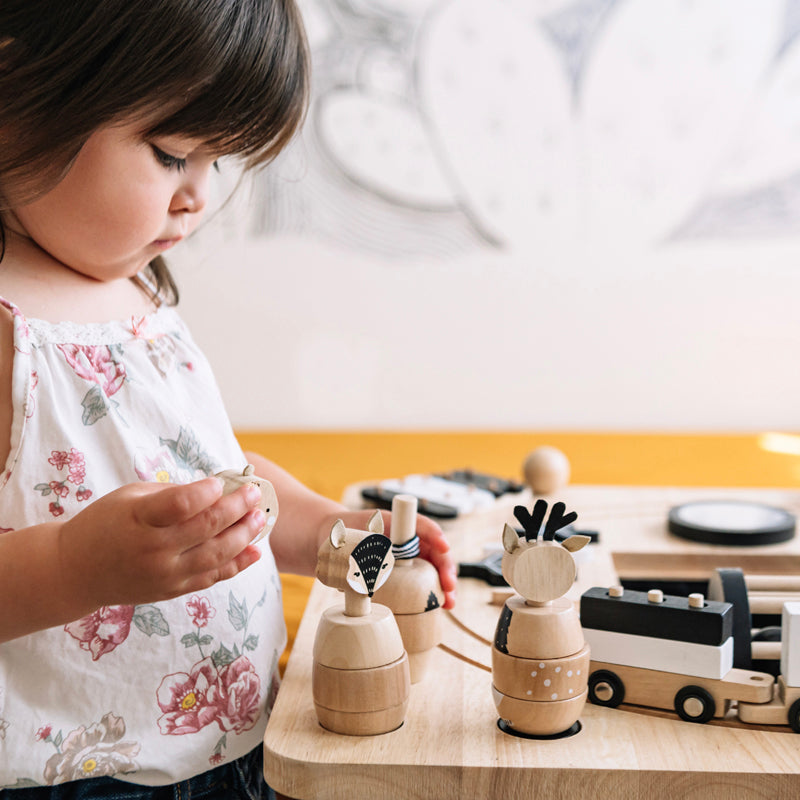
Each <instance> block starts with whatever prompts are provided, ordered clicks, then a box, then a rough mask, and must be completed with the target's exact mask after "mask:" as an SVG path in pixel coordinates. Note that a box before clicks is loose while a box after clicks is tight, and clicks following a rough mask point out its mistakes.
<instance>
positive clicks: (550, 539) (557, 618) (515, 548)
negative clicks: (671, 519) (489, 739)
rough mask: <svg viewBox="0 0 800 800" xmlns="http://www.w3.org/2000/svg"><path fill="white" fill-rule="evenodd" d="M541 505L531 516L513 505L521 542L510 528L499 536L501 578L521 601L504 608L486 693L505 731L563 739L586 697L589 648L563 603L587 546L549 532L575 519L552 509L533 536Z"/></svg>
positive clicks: (511, 601) (578, 538)
mask: <svg viewBox="0 0 800 800" xmlns="http://www.w3.org/2000/svg"><path fill="white" fill-rule="evenodd" d="M546 513H547V502H546V501H544V500H538V501H537V503H536V505H535V506H534V510H533V514H529V513H528V511H527V510H526V509H525V508H524V507H522V506H517V508H516V509H515V510H514V514H515V516H516V517H517V519H518V520H519V521H520V522H521V523H522V524H523V527H524V528H525V539H522V538H520V537H519V536H518V535H517V532H516V531H515V530H514V529H513V528H512V527H511V526H509V525H506V526H505V529H504V531H503V547H504V548H505V551H506V552H505V554H504V555H503V561H502V570H503V576H504V577H505V579H506V580H507V581H508V583H509V584H510V585H511V586H512V587H513V588H514V589H515V590H516V591H517V592H519V595H514V596H513V597H511V598H509V600H508V601H507V602H506V604H505V605H504V606H503V611H502V612H501V614H500V619H499V620H498V623H497V628H496V631H495V640H494V645H493V647H492V684H493V685H492V693H493V696H494V701H495V705H496V707H497V710H498V712H499V714H500V717H501V720H503V721H504V723H505V727H506V728H507V729H510V730H512V731H513V732H517V733H522V734H526V735H529V736H554V735H558V734H562V733H565V732H569V731H570V730H571V729H572V727H573V726H574V725H575V723H576V722H577V720H578V717H579V716H580V714H581V711H582V710H583V706H584V704H585V702H586V697H587V690H586V687H587V678H588V675H589V658H590V655H589V647H588V646H587V645H586V643H585V642H584V638H583V631H582V630H581V626H580V620H579V618H578V613H577V611H576V610H575V608H574V606H573V604H572V602H571V601H569V600H567V599H566V598H565V597H563V595H564V593H565V592H566V591H567V590H568V589H569V588H570V586H572V582H573V581H574V579H575V562H574V560H573V558H572V553H573V552H575V551H577V550H579V549H580V548H582V547H583V546H584V545H585V544H587V542H588V541H589V537H587V536H580V535H575V536H570V537H568V538H567V539H565V540H564V541H563V543H561V542H557V541H556V540H555V538H554V537H555V532H556V531H557V530H559V529H560V528H563V527H565V526H566V525H568V524H570V523H571V522H573V521H574V520H575V518H576V516H577V515H575V514H574V513H571V514H568V515H566V516H565V515H564V504H563V503H556V504H555V505H554V506H553V509H552V511H551V514H550V518H549V520H548V522H547V525H546V526H545V528H544V533H543V535H542V536H541V538H540V537H539V529H540V528H541V526H542V523H543V522H544V517H545V514H546Z"/></svg>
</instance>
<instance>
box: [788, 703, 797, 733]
mask: <svg viewBox="0 0 800 800" xmlns="http://www.w3.org/2000/svg"><path fill="white" fill-rule="evenodd" d="M789 725H790V727H791V729H792V730H793V731H794V732H795V733H800V700H795V701H794V703H792V705H791V706H789Z"/></svg>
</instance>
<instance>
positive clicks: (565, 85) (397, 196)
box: [249, 0, 800, 260]
mask: <svg viewBox="0 0 800 800" xmlns="http://www.w3.org/2000/svg"><path fill="white" fill-rule="evenodd" d="M299 4H300V7H301V10H302V12H303V15H304V18H305V20H306V25H307V29H308V32H309V41H310V46H311V51H312V59H313V84H312V85H313V89H312V101H311V106H310V109H309V115H308V119H307V122H306V126H305V129H304V131H303V133H302V134H301V136H300V137H299V138H298V140H297V141H296V142H295V143H294V144H293V145H292V147H290V148H289V150H288V151H287V152H285V153H284V154H282V155H281V156H280V157H279V159H278V160H277V161H276V162H275V164H274V165H272V167H271V168H270V169H268V170H266V171H264V172H263V173H260V174H259V176H258V177H257V178H256V180H255V184H254V203H253V207H252V211H251V212H250V213H251V216H250V219H249V232H250V234H251V235H254V236H263V235H269V234H297V235H302V236H303V237H311V238H314V239H316V240H319V241H320V242H323V243H329V244H331V245H334V246H336V247H340V248H345V249H347V248H349V249H352V250H355V251H359V252H363V253H366V254H371V255H374V256H377V257H379V258H382V259H386V260H398V259H403V258H408V257H417V256H420V257H434V258H452V257H456V256H458V255H460V254H465V253H470V252H474V251H478V250H480V249H481V248H491V249H493V250H497V249H503V250H508V251H515V252H516V251H519V252H522V253H532V254H535V253H536V252H537V251H541V250H547V251H552V250H553V249H555V250H560V249H563V250H565V251H566V252H569V251H570V250H574V249H575V248H576V247H577V246H578V245H580V246H583V247H604V246H608V245H609V244H615V243H616V244H618V243H620V242H623V243H624V244H625V246H629V247H634V248H640V249H647V248H664V247H690V246H693V245H694V244H695V243H697V242H702V241H711V240H713V241H715V242H723V243H724V242H725V241H731V242H736V241H741V240H742V239H747V240H752V241H762V240H770V239H773V240H774V239H787V238H789V239H796V238H797V237H798V236H800V47H798V42H797V40H798V35H800V0H763V2H759V3H753V2H752V0H704V1H703V2H693V1H692V0H661V2H659V3H653V2H652V0H566V1H565V0H300V3H299Z"/></svg>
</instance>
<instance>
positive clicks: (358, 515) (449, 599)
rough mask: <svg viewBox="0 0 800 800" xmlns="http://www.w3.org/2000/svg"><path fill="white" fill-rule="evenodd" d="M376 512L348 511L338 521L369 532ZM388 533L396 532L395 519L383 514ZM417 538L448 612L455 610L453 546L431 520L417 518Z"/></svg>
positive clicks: (327, 523)
mask: <svg viewBox="0 0 800 800" xmlns="http://www.w3.org/2000/svg"><path fill="white" fill-rule="evenodd" d="M374 513H375V509H366V510H361V511H344V512H342V513H341V514H339V515H338V518H339V519H341V520H342V522H344V524H345V526H346V527H348V528H355V529H357V530H366V527H367V522H368V521H369V518H370V517H371V516H372V515H373V514H374ZM381 516H382V517H383V528H384V533H385V534H386V535H387V536H388V535H390V533H391V530H392V515H391V512H389V511H382V512H381ZM333 521H335V520H331V521H330V522H326V526H327V527H326V529H325V535H326V536H327V535H328V534H330V531H331V525H332V524H333ZM417 536H419V554H420V556H421V557H422V558H424V559H425V560H426V561H430V562H431V564H433V566H434V567H436V570H437V571H438V573H439V583H440V584H441V585H442V591H443V592H444V597H445V601H444V608H453V606H455V602H456V565H455V561H454V560H453V556H452V555H451V554H450V544H449V542H448V541H447V539H445V536H444V533H443V532H442V529H441V528H440V527H439V526H438V525H437V524H436V523H435V522H434V521H433V520H432V519H430V518H429V517H424V516H422V514H418V515H417Z"/></svg>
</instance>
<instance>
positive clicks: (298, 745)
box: [264, 486, 800, 800]
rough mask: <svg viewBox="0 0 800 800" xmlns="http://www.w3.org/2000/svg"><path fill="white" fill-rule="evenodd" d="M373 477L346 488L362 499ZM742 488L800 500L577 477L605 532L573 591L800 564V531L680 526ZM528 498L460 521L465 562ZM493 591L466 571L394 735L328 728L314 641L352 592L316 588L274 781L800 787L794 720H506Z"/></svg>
mask: <svg viewBox="0 0 800 800" xmlns="http://www.w3.org/2000/svg"><path fill="white" fill-rule="evenodd" d="M357 488H358V487H351V488H350V489H349V490H348V493H347V494H346V497H345V499H346V500H347V501H348V502H350V503H351V504H353V505H358V504H359V497H360V494H359V492H358V491H357ZM726 497H728V498H735V499H740V500H755V501H759V502H765V503H769V504H772V505H777V506H780V507H782V508H785V509H786V510H788V511H791V512H793V513H795V514H798V513H800V492H796V491H789V490H770V489H712V488H703V489H687V488H674V489H673V488H648V487H613V486H570V487H568V488H566V489H564V490H563V491H561V492H559V494H558V497H557V498H556V499H560V500H564V501H565V502H566V504H567V509H568V510H575V511H577V512H578V514H579V519H578V522H577V523H576V527H577V528H579V529H592V530H597V531H599V532H600V543H599V544H597V545H591V546H590V547H588V548H585V551H589V553H588V554H587V557H586V558H584V559H582V560H581V561H580V563H579V568H578V580H577V582H576V584H575V586H574V588H573V590H572V592H571V596H572V597H573V598H574V599H576V600H577V598H578V597H579V596H580V594H581V593H582V592H583V591H584V589H586V588H587V587H589V586H608V585H610V584H612V583H615V582H618V581H619V580H621V579H631V580H632V579H639V580H654V581H655V580H656V579H676V578H679V579H687V580H702V579H707V578H708V577H709V575H710V574H711V572H712V571H713V569H714V568H715V567H719V566H737V567H741V568H742V569H743V570H744V571H745V572H746V573H750V574H756V573H762V574H800V536H796V537H795V538H794V539H792V540H791V541H789V542H785V543H782V544H776V545H767V546H761V547H757V548H730V547H724V546H719V545H705V544H698V543H694V542H688V541H685V540H682V539H678V538H677V537H674V536H672V535H671V534H669V533H668V531H667V524H666V516H667V511H668V509H669V508H670V507H671V506H673V505H676V504H679V503H683V502H688V501H691V500H699V499H718V498H726ZM515 503H523V504H526V505H527V506H528V507H530V505H531V498H530V496H529V495H528V494H527V493H522V494H521V495H515V496H511V497H509V498H505V499H502V500H500V501H498V503H497V505H496V507H495V508H494V509H492V510H491V511H486V512H480V513H475V514H471V515H468V516H465V517H462V518H460V519H456V520H453V521H451V522H447V523H446V524H445V525H444V526H443V527H445V529H446V531H447V533H448V537H449V540H450V542H451V544H452V548H453V552H454V555H455V558H456V559H457V560H458V561H476V560H478V559H480V558H481V555H482V546H483V545H484V544H485V543H499V542H500V539H501V533H502V528H503V523H504V522H506V521H508V522H511V523H513V522H514V520H513V516H512V508H513V505H514V504H515ZM493 591H494V590H493V588H492V587H490V586H488V585H487V584H485V583H483V582H481V581H478V580H476V579H466V578H462V579H459V586H458V602H457V606H456V608H455V609H454V610H453V612H452V613H448V614H447V615H446V621H445V638H444V642H443V646H442V647H440V648H439V649H437V651H436V652H435V653H434V655H433V664H432V666H431V669H430V671H429V673H428V675H427V677H426V678H425V680H424V681H423V682H422V683H419V684H415V685H413V686H412V687H411V701H410V705H409V710H408V715H407V718H406V721H405V723H404V724H403V726H402V727H400V728H399V729H398V730H396V731H393V732H392V733H388V734H384V735H382V736H376V737H365V738H360V737H350V736H341V735H338V734H334V733H330V732H329V731H326V730H324V729H323V728H321V727H320V726H319V724H318V722H317V719H316V715H315V713H314V708H313V703H312V695H311V667H312V645H313V641H314V635H315V631H316V626H317V621H318V619H319V617H320V614H321V613H322V611H323V610H324V609H325V608H326V607H327V606H328V605H330V604H333V603H335V602H338V598H337V592H335V591H333V590H330V589H327V588H326V587H324V586H322V585H316V586H315V587H314V589H313V591H312V593H311V596H310V599H309V603H308V606H307V608H306V611H305V614H304V616H303V619H302V622H301V624H300V628H299V630H298V635H297V638H296V640H295V643H294V647H293V650H292V653H291V657H290V659H289V663H288V667H287V670H286V673H285V677H284V681H283V685H282V687H281V690H280V692H279V695H278V700H277V704H276V706H275V709H274V712H273V715H272V718H271V719H270V722H269V725H268V727H267V732H266V735H265V742H264V754H265V758H264V765H265V775H266V778H267V781H268V782H269V783H270V785H271V786H273V787H274V788H275V789H276V790H277V791H278V792H280V793H283V794H284V795H286V796H288V797H292V798H300V799H301V800H302V799H303V798H314V799H315V800H325V798H346V800H379V798H387V799H388V798H402V799H403V800H412V799H413V798H425V799H427V798H436V799H437V800H451V799H452V800H455V799H456V798H459V800H460V799H461V798H498V799H501V798H502V800H506V799H508V798H548V799H555V798H592V797H609V798H626V800H627V799H628V798H630V799H631V800H632V799H633V798H647V800H656V799H657V798H667V797H668V798H670V800H677V799H679V798H681V799H682V798H698V799H700V798H702V800H723V799H724V800H730V798H750V797H752V798H770V800H774V799H775V798H787V800H788V798H796V797H799V796H800V736H798V735H797V734H793V733H792V732H791V730H790V729H789V728H788V727H777V726H776V727H766V726H762V727H755V726H746V725H744V724H743V723H741V722H739V721H738V720H736V719H734V718H731V717H730V716H729V717H727V718H725V719H723V720H712V721H711V722H709V723H707V724H705V725H698V724H694V723H689V722H683V721H681V720H679V719H678V718H677V716H676V715H675V714H673V713H670V712H664V711H655V710H652V709H643V708H637V707H633V706H626V705H623V706H621V707H619V708H616V709H610V708H603V707H599V706H593V705H590V704H588V703H587V705H586V707H585V709H584V712H583V714H582V716H581V725H582V729H581V731H580V732H579V733H577V734H576V735H574V736H571V737H569V738H564V739H556V740H548V741H541V740H540V741H537V740H529V739H523V738H519V737H516V736H512V735H509V734H507V733H504V732H502V731H501V730H500V729H499V728H498V726H497V721H498V719H497V712H496V709H495V707H494V703H493V701H492V693H491V673H490V665H491V655H490V641H491V639H492V637H493V633H494V627H495V625H496V622H497V618H498V615H499V613H500V607H499V606H498V605H492V604H491V599H492V593H493Z"/></svg>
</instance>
